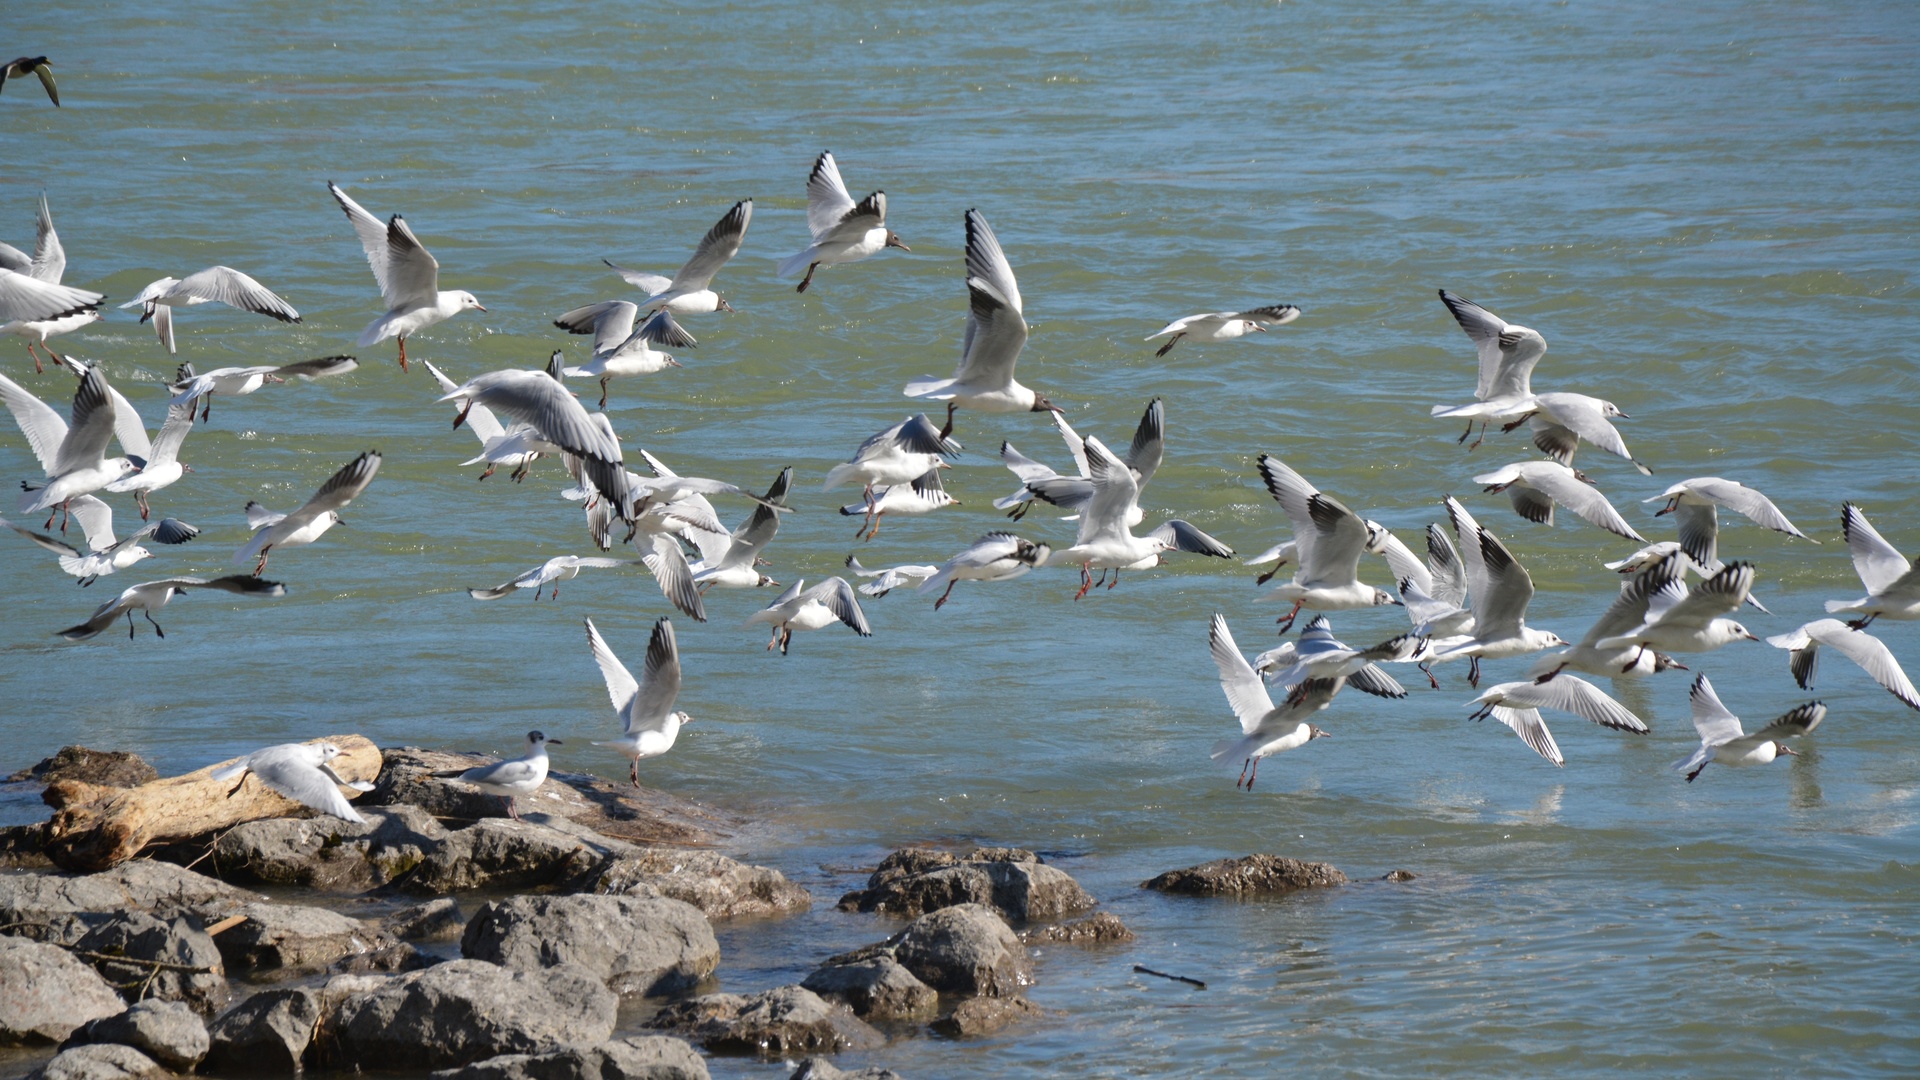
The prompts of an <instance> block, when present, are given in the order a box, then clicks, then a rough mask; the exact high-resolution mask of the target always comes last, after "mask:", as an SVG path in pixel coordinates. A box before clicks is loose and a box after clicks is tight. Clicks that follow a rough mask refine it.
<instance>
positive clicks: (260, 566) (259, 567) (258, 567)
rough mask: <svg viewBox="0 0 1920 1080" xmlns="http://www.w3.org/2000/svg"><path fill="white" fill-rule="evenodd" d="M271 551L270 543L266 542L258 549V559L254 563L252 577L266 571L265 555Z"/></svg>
mask: <svg viewBox="0 0 1920 1080" xmlns="http://www.w3.org/2000/svg"><path fill="white" fill-rule="evenodd" d="M272 551H273V545H272V544H268V545H267V546H266V547H264V548H261V549H260V561H259V562H258V563H256V564H255V565H254V568H253V576H254V577H259V576H260V575H261V574H262V573H265V572H266V569H267V556H268V555H269V554H271V553H272Z"/></svg>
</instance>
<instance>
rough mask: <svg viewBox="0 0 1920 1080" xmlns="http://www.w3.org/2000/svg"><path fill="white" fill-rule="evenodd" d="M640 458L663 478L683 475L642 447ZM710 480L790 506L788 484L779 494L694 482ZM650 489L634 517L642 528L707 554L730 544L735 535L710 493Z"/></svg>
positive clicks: (770, 502)
mask: <svg viewBox="0 0 1920 1080" xmlns="http://www.w3.org/2000/svg"><path fill="white" fill-rule="evenodd" d="M640 460H642V461H644V462H646V465H647V468H649V469H652V470H653V474H654V476H656V477H659V478H660V479H662V480H665V479H669V478H675V477H678V476H679V474H678V473H676V472H674V471H673V470H672V469H670V468H668V467H667V464H666V462H664V461H661V460H660V459H659V458H657V457H655V456H653V455H652V454H650V453H648V452H647V451H646V450H644V449H643V450H641V451H640ZM641 483H643V484H645V483H647V481H641ZM706 484H714V485H716V490H725V491H728V492H729V493H738V494H740V495H741V496H743V497H745V498H747V499H751V500H753V501H754V502H757V503H760V504H762V505H764V506H767V507H768V508H769V509H772V510H776V511H777V510H783V509H786V508H787V504H786V488H785V487H784V486H779V487H778V491H777V497H776V494H769V495H767V496H765V497H761V496H757V495H752V494H749V493H748V492H745V491H741V490H740V489H739V488H737V487H735V486H734V485H732V484H727V485H724V487H721V486H720V485H719V481H702V482H701V483H700V484H696V485H693V486H695V487H703V486H705V485H706ZM650 490H651V495H652V497H651V498H650V499H649V500H648V502H647V507H646V509H645V510H644V511H642V512H641V513H640V514H639V515H638V516H636V517H635V519H634V524H635V525H637V526H638V527H639V530H640V531H641V532H645V533H649V534H651V533H662V532H665V533H671V534H673V535H674V536H677V537H679V538H681V539H682V540H685V541H687V542H688V543H690V544H692V545H693V546H694V549H695V550H697V551H699V552H701V553H702V555H703V556H704V555H705V554H706V553H707V552H709V551H712V552H713V553H715V554H724V553H725V552H726V548H727V545H728V544H730V543H731V542H732V539H733V537H732V533H730V532H729V531H728V530H727V527H726V526H724V525H722V524H720V518H719V515H718V514H717V513H715V511H714V509H713V504H712V503H710V502H708V501H707V497H706V495H704V494H702V493H701V492H700V491H696V490H691V489H682V490H678V491H674V492H673V493H672V496H671V497H670V498H665V499H663V498H662V495H663V494H665V492H666V491H667V489H666V488H661V487H654V488H652V489H650Z"/></svg>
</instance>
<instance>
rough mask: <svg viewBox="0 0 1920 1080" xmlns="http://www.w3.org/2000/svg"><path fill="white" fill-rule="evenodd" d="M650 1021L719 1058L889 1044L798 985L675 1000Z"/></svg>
mask: <svg viewBox="0 0 1920 1080" xmlns="http://www.w3.org/2000/svg"><path fill="white" fill-rule="evenodd" d="M649 1023H650V1024H651V1026H653V1027H657V1028H663V1029H665V1030H668V1031H677V1032H680V1033H681V1034H683V1035H686V1036H687V1037H688V1038H690V1039H692V1040H694V1041H695V1042H697V1043H699V1044H701V1045H702V1046H705V1047H706V1048H707V1049H708V1050H711V1051H713V1052H714V1053H719V1054H756V1055H759V1056H761V1057H784V1056H787V1055H790V1054H797V1053H801V1054H804V1053H822V1052H824V1053H829V1054H831V1053H834V1052H836V1051H840V1050H848V1049H856V1050H857V1049H866V1048H870V1047H875V1046H880V1045H882V1044H884V1043H885V1042H886V1041H887V1040H886V1036H884V1035H882V1034H880V1033H879V1032H878V1031H875V1030H874V1029H873V1028H872V1027H870V1026H868V1025H867V1024H866V1023H865V1022H864V1021H862V1020H861V1019H860V1018H859V1017H857V1016H855V1015H853V1011H852V1010H851V1009H848V1008H847V1007H846V1006H845V1005H840V1004H837V1003H834V1002H829V1001H827V1000H825V999H823V998H821V997H820V995H818V994H815V993H814V992H813V991H811V990H805V989H802V988H801V987H798V986H782V987H778V988H776V989H773V990H763V991H761V992H760V993H758V994H707V995H706V996H704V997H697V998H694V999H692V1000H690V1001H676V1002H674V1003H673V1004H671V1005H668V1006H667V1007H666V1008H664V1009H662V1010H660V1012H659V1013H657V1014H656V1015H655V1016H654V1018H653V1019H652V1020H651V1021H649Z"/></svg>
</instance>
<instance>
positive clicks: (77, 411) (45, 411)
mask: <svg viewBox="0 0 1920 1080" xmlns="http://www.w3.org/2000/svg"><path fill="white" fill-rule="evenodd" d="M125 400H126V399H125V398H123V397H120V396H119V394H118V393H117V392H116V391H114V389H113V388H112V387H110V386H108V385H107V378H106V376H105V375H103V374H101V372H100V369H99V368H98V367H97V366H96V367H91V368H87V369H86V370H85V371H84V372H82V373H81V376H80V385H79V386H78V387H76V388H75V389H74V392H73V412H72V418H73V423H72V424H68V423H67V421H65V420H62V419H60V414H59V413H57V412H54V411H53V407H52V406H50V405H48V404H47V403H46V402H44V401H41V400H40V399H39V398H37V397H34V396H33V395H32V394H31V393H29V392H28V391H27V390H26V388H25V387H22V386H21V385H20V384H18V383H16V382H14V381H13V380H12V379H9V378H7V377H6V376H5V375H0V401H5V402H6V406H7V409H8V411H10V412H12V413H13V419H14V421H15V422H16V423H18V424H19V425H20V433H21V434H22V435H25V436H26V437H27V445H28V446H29V447H31V448H32V450H33V456H34V457H36V458H38V459H39V461H40V467H41V468H42V469H44V470H45V471H46V481H45V482H44V483H40V482H37V481H31V482H30V481H25V480H23V481H21V482H20V486H21V488H22V489H23V491H24V492H25V494H23V495H21V497H20V512H21V513H27V514H30V513H33V512H35V511H38V510H53V509H56V508H60V507H64V506H66V505H67V503H68V502H69V501H71V500H73V499H75V498H78V497H79V496H81V495H89V494H92V493H93V492H96V491H99V490H100V489H101V488H103V487H106V486H107V485H108V484H111V483H113V482H114V481H115V480H119V479H121V478H122V477H124V476H127V475H128V474H130V473H134V472H138V471H139V470H140V468H141V467H142V466H143V465H145V464H146V463H145V462H144V461H136V460H134V459H133V458H132V457H113V458H110V457H107V456H106V451H107V444H108V443H110V442H112V441H113V439H114V436H115V434H116V430H117V429H118V428H119V427H121V426H125V427H126V428H127V430H128V433H129V437H131V435H132V432H134V431H138V432H139V438H140V439H141V440H142V441H144V440H145V438H146V429H145V428H142V427H141V426H140V418H139V417H138V416H130V417H128V418H126V419H124V420H123V419H121V418H120V415H119V413H120V410H121V409H122V408H123V406H121V405H119V404H118V402H120V401H125ZM129 411H131V410H130V409H129ZM123 449H124V448H123ZM52 524H53V516H52V515H51V514H49V515H48V517H47V526H48V527H49V528H50V527H52ZM61 531H63V532H64V531H66V526H65V525H64V524H62V525H61Z"/></svg>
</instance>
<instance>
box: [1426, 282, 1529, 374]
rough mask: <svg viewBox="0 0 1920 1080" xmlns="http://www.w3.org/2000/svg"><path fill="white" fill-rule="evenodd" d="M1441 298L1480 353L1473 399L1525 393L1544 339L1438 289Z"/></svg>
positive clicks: (1464, 299) (1466, 300)
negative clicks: (1477, 378) (1478, 371)
mask: <svg viewBox="0 0 1920 1080" xmlns="http://www.w3.org/2000/svg"><path fill="white" fill-rule="evenodd" d="M1440 302H1441V303H1443V304H1445V305H1447V310H1448V311H1451V312H1452V313H1453V318H1454V321H1455V322H1457V323H1459V324H1460V329H1462V330H1464V331H1466V334H1467V337H1468V338H1470V339H1471V340H1472V341H1473V345H1474V348H1475V350H1477V352H1478V353H1479V357H1480V380H1479V385H1478V386H1476V387H1475V389H1474V392H1473V396H1474V399H1475V400H1476V401H1486V400H1487V399H1488V398H1492V397H1500V396H1505V395H1508V394H1527V393H1530V392H1531V388H1530V386H1529V385H1528V384H1529V383H1530V382H1531V380H1532V377H1533V369H1534V367H1535V365H1537V364H1539V363H1540V358H1541V357H1542V356H1545V355H1546V352H1547V341H1546V339H1545V338H1543V337H1541V336H1540V335H1539V334H1538V333H1536V332H1534V331H1532V330H1529V329H1527V328H1526V327H1524V326H1513V325H1511V324H1509V323H1508V322H1507V321H1506V320H1505V319H1502V318H1501V317H1500V316H1498V315H1495V314H1494V313H1493V312H1491V311H1488V310H1487V309H1486V308H1483V307H1481V306H1480V305H1479V304H1476V303H1474V302H1473V301H1471V300H1468V299H1467V298H1466V297H1464V296H1455V295H1454V294H1452V293H1450V292H1448V291H1447V290H1445V289H1441V290H1440Z"/></svg>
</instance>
